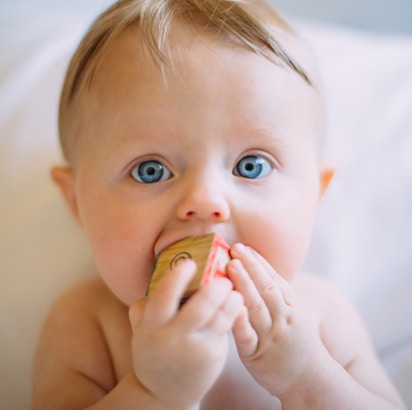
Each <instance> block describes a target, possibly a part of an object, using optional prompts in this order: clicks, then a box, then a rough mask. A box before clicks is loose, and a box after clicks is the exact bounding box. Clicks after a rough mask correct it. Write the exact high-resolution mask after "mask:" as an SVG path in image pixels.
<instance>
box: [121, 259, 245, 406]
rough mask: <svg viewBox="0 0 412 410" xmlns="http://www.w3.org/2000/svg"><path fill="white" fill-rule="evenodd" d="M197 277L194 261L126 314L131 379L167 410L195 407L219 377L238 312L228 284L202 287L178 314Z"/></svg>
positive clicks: (239, 306)
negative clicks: (168, 409) (131, 366)
mask: <svg viewBox="0 0 412 410" xmlns="http://www.w3.org/2000/svg"><path fill="white" fill-rule="evenodd" d="M195 271H196V265H195V263H194V262H193V261H190V260H188V261H185V262H184V263H183V262H182V263H180V264H179V265H178V266H176V267H175V268H174V269H173V270H171V271H169V272H168V273H167V274H166V275H165V276H164V278H162V280H161V282H159V285H158V286H157V288H156V289H155V290H154V291H153V293H152V294H151V295H150V298H146V299H142V300H140V301H138V302H136V303H135V304H133V305H132V306H131V308H130V314H129V315H130V322H131V326H132V331H133V339H132V354H133V368H134V372H135V375H136V377H137V378H138V380H139V381H140V383H141V384H142V385H143V386H144V387H145V388H146V389H147V391H148V392H149V393H150V394H151V395H152V396H153V398H155V399H156V400H158V401H160V402H161V403H163V405H165V407H166V408H171V409H172V408H173V409H174V408H176V409H184V408H190V407H192V406H197V405H198V404H199V403H200V401H201V399H202V397H203V396H204V395H205V394H206V393H207V391H208V390H209V389H210V388H211V387H212V386H213V384H214V383H215V381H216V379H217V378H218V377H219V375H220V373H221V371H222V369H223V366H224V363H225V360H226V356H227V352H228V335H229V332H230V331H231V329H232V326H233V324H234V322H235V320H236V318H237V317H238V316H239V314H240V313H241V311H242V309H243V299H242V296H241V295H240V294H239V293H238V292H236V291H234V290H233V286H232V283H231V281H230V280H228V279H222V278H219V279H215V280H213V281H211V282H209V283H208V284H207V285H204V286H203V287H201V288H200V289H199V291H197V292H196V293H195V294H194V295H193V296H192V297H191V298H190V299H189V300H188V301H187V302H186V303H185V304H184V305H183V307H182V308H181V309H179V304H180V298H181V297H182V295H183V292H184V290H185V288H186V286H187V285H188V283H189V282H190V279H191V278H192V277H193V275H194V273H195Z"/></svg>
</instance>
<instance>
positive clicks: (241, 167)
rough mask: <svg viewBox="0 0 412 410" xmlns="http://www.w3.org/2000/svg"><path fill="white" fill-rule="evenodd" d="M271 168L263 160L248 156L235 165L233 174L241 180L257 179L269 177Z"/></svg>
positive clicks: (267, 162) (268, 163)
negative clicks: (241, 178)
mask: <svg viewBox="0 0 412 410" xmlns="http://www.w3.org/2000/svg"><path fill="white" fill-rule="evenodd" d="M272 168H273V167H272V165H271V164H270V162H269V161H268V160H266V159H265V158H262V157H258V156H256V155H248V156H246V157H244V158H242V159H241V160H240V161H239V162H238V163H237V164H236V169H235V171H236V172H235V173H236V175H239V176H241V177H243V178H249V179H258V178H264V177H265V176H267V175H269V174H270V172H271V171H272Z"/></svg>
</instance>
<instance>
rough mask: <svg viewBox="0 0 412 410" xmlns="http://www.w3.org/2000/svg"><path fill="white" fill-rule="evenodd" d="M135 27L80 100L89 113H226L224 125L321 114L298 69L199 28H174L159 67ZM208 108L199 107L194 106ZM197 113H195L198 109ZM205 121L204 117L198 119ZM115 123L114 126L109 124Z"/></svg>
mask: <svg viewBox="0 0 412 410" xmlns="http://www.w3.org/2000/svg"><path fill="white" fill-rule="evenodd" d="M138 37H139V34H138V32H136V31H135V30H128V31H127V32H124V33H123V34H122V35H120V36H119V37H118V38H117V39H116V40H115V41H114V42H113V43H112V45H111V46H110V47H109V48H108V49H107V51H106V53H105V55H104V56H102V58H101V59H100V61H99V64H98V65H97V67H96V70H95V73H94V78H93V82H92V84H91V87H90V89H89V91H88V92H87V93H83V96H82V98H81V100H82V104H81V105H82V106H83V111H84V112H87V115H88V116H89V118H88V121H89V122H92V121H91V120H92V117H96V118H100V120H99V123H101V122H102V121H108V120H109V119H118V118H120V117H121V118H122V119H123V122H124V121H126V116H127V118H130V121H132V120H133V118H135V117H136V116H142V117H143V116H144V118H145V122H146V123H149V122H148V120H149V118H150V117H153V118H154V121H155V120H156V118H162V117H163V116H164V117H167V118H168V119H170V118H171V117H172V118H173V115H171V113H174V116H175V117H176V118H180V117H179V115H180V113H181V112H183V111H184V112H185V113H190V112H193V113H194V112H197V113H198V114H199V113H200V112H201V113H202V115H203V116H205V115H206V113H209V115H210V116H213V117H216V116H217V115H219V112H224V113H225V114H226V116H227V118H226V119H225V122H226V123H227V122H229V121H231V120H232V121H237V122H238V123H241V122H242V120H243V119H245V118H239V117H238V116H237V115H236V114H237V112H238V113H242V114H243V115H244V116H245V115H246V114H247V116H248V117H249V118H252V117H254V118H258V117H259V118H263V114H265V113H269V112H270V113H271V114H272V116H271V117H270V116H269V115H267V116H266V117H267V118H269V117H270V119H271V120H273V121H274V120H275V119H276V118H279V117H283V118H286V117H293V116H295V117H296V116H299V117H300V119H301V120H302V122H304V118H303V116H304V115H306V113H309V112H310V113H311V115H312V116H313V117H314V116H315V106H316V104H315V100H316V99H317V95H316V94H317V93H316V91H315V89H313V88H312V87H310V86H308V84H306V83H305V82H304V81H303V80H302V79H301V78H300V77H299V76H298V75H296V73H294V72H292V71H290V70H287V69H285V68H283V67H279V66H277V65H275V64H274V63H272V62H270V61H268V60H267V59H265V58H264V57H262V56H259V55H257V54H256V53H253V52H251V51H249V50H247V49H246V48H245V47H243V46H240V45H237V46H235V47H234V46H233V44H228V43H221V42H216V41H215V39H213V38H210V37H205V36H203V35H200V34H199V33H196V32H195V31H190V30H189V31H188V30H186V29H181V30H175V31H174V32H173V34H172V36H171V41H172V44H174V46H173V47H172V48H171V52H172V53H173V55H171V56H170V57H171V60H170V61H171V63H170V64H168V65H164V66H161V67H159V66H158V64H157V63H156V62H155V61H154V60H153V59H152V58H151V55H150V53H149V52H148V50H147V49H146V48H145V47H144V45H143V44H142V42H141V41H139V38H138ZM197 106H199V107H203V109H202V110H200V109H199V111H196V110H195V108H196V107H197ZM193 115H194V114H193ZM199 121H200V119H199ZM108 126H110V124H108Z"/></svg>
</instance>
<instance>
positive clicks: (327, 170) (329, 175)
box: [319, 162, 335, 199]
mask: <svg viewBox="0 0 412 410" xmlns="http://www.w3.org/2000/svg"><path fill="white" fill-rule="evenodd" d="M334 176H335V166H334V165H333V164H331V163H327V162H324V163H322V164H321V168H320V175H319V179H320V184H319V199H322V197H323V195H324V194H325V192H326V191H327V189H328V187H329V184H330V182H331V181H332V179H333V177H334Z"/></svg>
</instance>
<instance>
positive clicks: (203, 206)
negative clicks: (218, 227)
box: [177, 181, 230, 222]
mask: <svg viewBox="0 0 412 410" xmlns="http://www.w3.org/2000/svg"><path fill="white" fill-rule="evenodd" d="M226 195H227V193H225V192H224V190H223V189H222V188H221V187H218V184H215V183H214V181H207V182H199V181H197V183H194V184H193V185H192V186H191V187H190V188H189V189H187V191H186V192H185V193H184V195H183V197H182V199H181V201H180V203H179V205H178V208H177V213H178V216H179V218H181V219H183V220H190V219H202V220H211V221H213V222H223V221H225V220H227V219H228V218H229V217H230V206H229V202H228V199H227V196H226Z"/></svg>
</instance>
